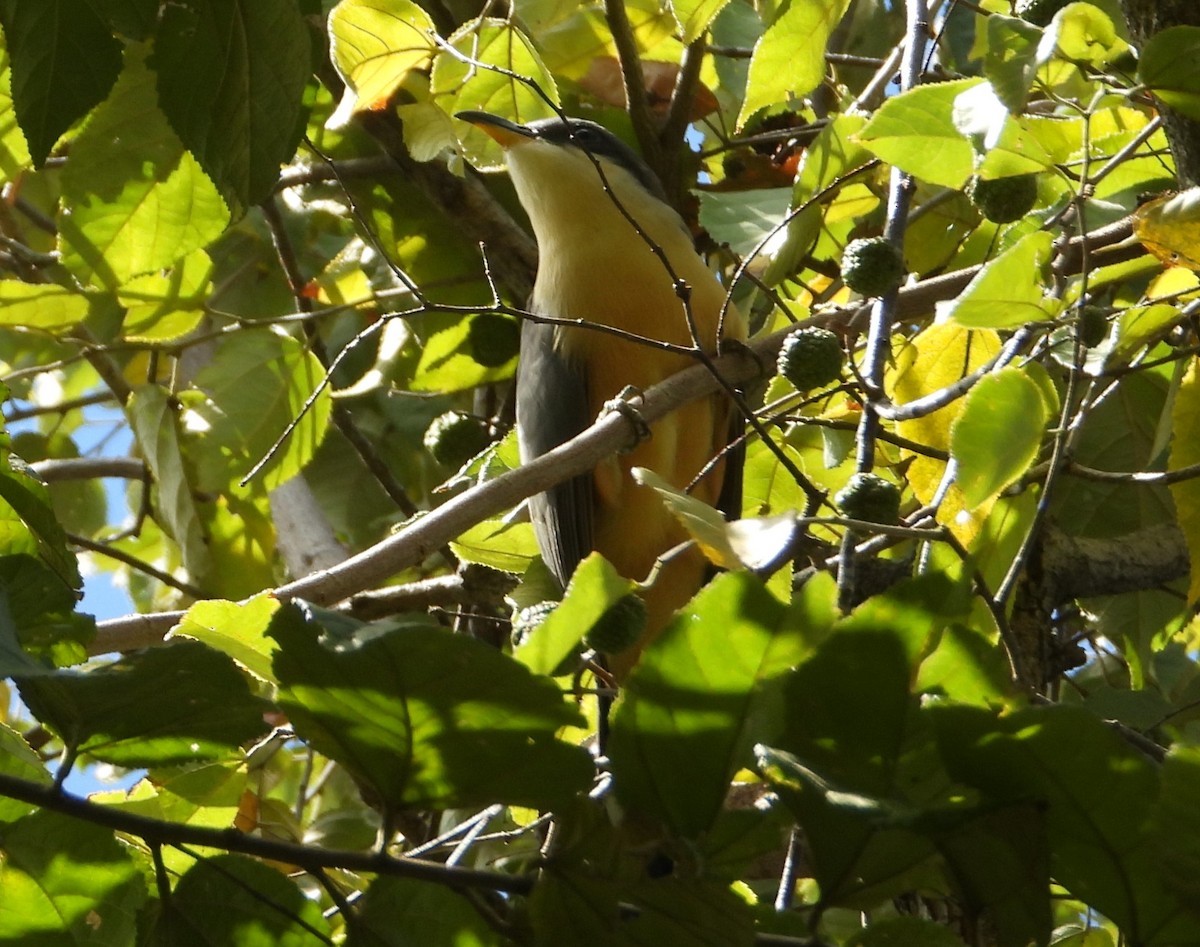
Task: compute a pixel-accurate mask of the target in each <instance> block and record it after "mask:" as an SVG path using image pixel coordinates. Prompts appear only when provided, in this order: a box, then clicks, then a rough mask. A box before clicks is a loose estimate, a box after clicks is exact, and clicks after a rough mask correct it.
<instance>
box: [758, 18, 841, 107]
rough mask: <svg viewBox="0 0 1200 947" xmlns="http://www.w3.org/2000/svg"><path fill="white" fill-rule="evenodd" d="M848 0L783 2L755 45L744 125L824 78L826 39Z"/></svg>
mask: <svg viewBox="0 0 1200 947" xmlns="http://www.w3.org/2000/svg"><path fill="white" fill-rule="evenodd" d="M849 6H850V0H809V2H806V3H791V4H785V5H782V6H781V7H780V8H779V9H780V10H782V12H781V13H780V14H779V16H778V18H777V19H776V20H775V21H774V22H773V23H771V24H770V25H769V26H768V27H767V29H766V32H764V33H763V35H762V38H761V39H759V41H758V42H757V43H756V44H755V46H754V53H753V55H752V56H751V57H750V78H749V80H748V81H747V83H746V98H745V100H744V101H743V102H742V110H741V112H740V113H739V114H738V119H737V127H738V128H742V127H743V126H744V125H745V124H746V122H748V121H749V120H750V119H751V118H753V117H754V115H755V113H757V112H758V111H759V110H761V109H764V108H767V107H768V106H772V105H779V104H780V103H787V102H790V101H794V100H796V99H799V98H800V97H801V96H804V95H807V94H808V93H809V92H811V91H812V90H813V89H815V88H816V87H817V86H818V85H819V84H820V82H821V80H822V79H824V78H825V44H826V42H828V40H829V36H830V34H831V33H832V32H833V30H834V28H835V27H836V26H837V25H838V23H839V22H841V19H842V15H843V14H844V13H845V12H846V9H847V7H849Z"/></svg>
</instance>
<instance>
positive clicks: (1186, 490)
mask: <svg viewBox="0 0 1200 947" xmlns="http://www.w3.org/2000/svg"><path fill="white" fill-rule="evenodd" d="M1198 364H1200V363H1198V362H1197V360H1196V359H1192V364H1191V365H1190V366H1188V370H1187V374H1186V375H1184V377H1183V382H1182V384H1180V386H1179V391H1178V392H1177V393H1176V395H1175V406H1174V409H1173V410H1172V412H1171V428H1172V430H1173V431H1174V436H1173V438H1172V440H1171V459H1170V461H1169V462H1168V464H1167V469H1169V470H1181V469H1182V468H1184V467H1191V466H1192V465H1194V464H1200V376H1198V374H1197V365H1198ZM1171 497H1172V499H1174V500H1175V508H1176V509H1177V510H1178V511H1179V527H1180V529H1182V530H1183V538H1184V540H1185V541H1186V542H1187V547H1188V553H1189V558H1190V559H1191V562H1192V565H1191V576H1192V577H1191V581H1190V583H1189V584H1188V604H1189V605H1191V604H1193V603H1195V602H1196V600H1197V599H1200V479H1192V480H1182V481H1180V482H1179V483H1173V484H1171Z"/></svg>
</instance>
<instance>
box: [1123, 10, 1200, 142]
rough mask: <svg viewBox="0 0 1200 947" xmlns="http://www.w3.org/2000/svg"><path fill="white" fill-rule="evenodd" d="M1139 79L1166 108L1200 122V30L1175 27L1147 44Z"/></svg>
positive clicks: (1143, 52)
mask: <svg viewBox="0 0 1200 947" xmlns="http://www.w3.org/2000/svg"><path fill="white" fill-rule="evenodd" d="M1138 78H1139V79H1141V81H1142V84H1143V85H1145V86H1146V87H1147V88H1148V89H1149V90H1150V91H1151V92H1153V93H1154V94H1155V95H1156V96H1158V98H1159V99H1160V100H1161V101H1162V102H1163V103H1164V104H1166V105H1168V106H1170V107H1171V108H1172V109H1174V110H1175V111H1177V112H1179V113H1180V114H1181V115H1186V116H1187V117H1188V118H1191V119H1195V120H1200V26H1171V27H1168V28H1167V29H1165V30H1160V31H1159V32H1157V33H1155V34H1154V35H1153V36H1151V37H1150V39H1148V40H1147V41H1146V45H1145V48H1144V49H1143V50H1142V55H1141V57H1140V58H1139V59H1138Z"/></svg>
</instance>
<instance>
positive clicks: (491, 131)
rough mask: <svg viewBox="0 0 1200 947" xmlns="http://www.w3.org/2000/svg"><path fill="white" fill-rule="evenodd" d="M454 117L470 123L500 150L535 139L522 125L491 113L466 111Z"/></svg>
mask: <svg viewBox="0 0 1200 947" xmlns="http://www.w3.org/2000/svg"><path fill="white" fill-rule="evenodd" d="M454 117H455V118H460V119H462V120H463V121H464V122H470V123H471V124H472V125H474V126H475V127H476V128H478V129H479V130H480V131H481V132H483V133H484V134H485V135H487V136H488V137H489V138H491V139H492V140H493V141H495V142H496V143H497V144H498V145H500V147H501V148H511V147H512V146H513V145H519V144H520V143H521V142H524V141H529V139H531V138H533V137H535V136H534V133H533V132H531V131H530V130H529V129H528V128H526V127H525V126H524V125H518V124H517V123H516V122H510V121H509V120H508V119H507V118H501V117H500V116H499V115H493V114H492V113H491V112H480V111H476V110H475V109H468V110H466V111H463V112H455V113H454Z"/></svg>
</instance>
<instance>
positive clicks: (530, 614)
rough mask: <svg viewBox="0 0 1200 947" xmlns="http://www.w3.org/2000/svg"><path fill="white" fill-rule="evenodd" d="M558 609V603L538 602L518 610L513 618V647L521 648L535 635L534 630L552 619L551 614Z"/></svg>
mask: <svg viewBox="0 0 1200 947" xmlns="http://www.w3.org/2000/svg"><path fill="white" fill-rule="evenodd" d="M556 608H558V602H553V601H547V602H538V603H537V604H536V605H527V606H525V607H524V608H522V609H518V610H517V612H516V613H515V614H514V615H513V617H512V639H511V640H512V646H513V647H514V648H519V647H520V646H521V645H523V644H524V643H525V641H526V639H528V638H529V636H530V635H531V634H533V630H534V629H535V628H537V626H538V625H540V624H541V623H542V622H544V621H545V620H546V619H547V618H549V617H550V613H551V612H552V611H554V610H555V609H556Z"/></svg>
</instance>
